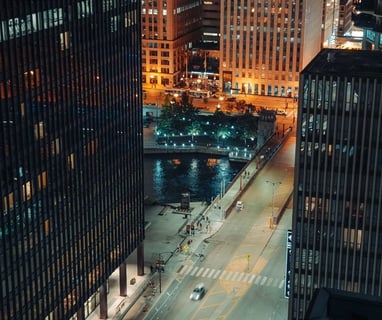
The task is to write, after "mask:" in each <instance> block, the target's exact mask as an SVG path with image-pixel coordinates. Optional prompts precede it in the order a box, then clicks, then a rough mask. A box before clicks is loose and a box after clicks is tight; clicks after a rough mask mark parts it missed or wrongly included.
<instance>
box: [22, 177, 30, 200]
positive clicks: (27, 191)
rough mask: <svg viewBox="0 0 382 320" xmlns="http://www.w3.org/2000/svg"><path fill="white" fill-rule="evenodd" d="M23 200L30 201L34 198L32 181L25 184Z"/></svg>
mask: <svg viewBox="0 0 382 320" xmlns="http://www.w3.org/2000/svg"><path fill="white" fill-rule="evenodd" d="M22 191H23V200H24V201H26V200H30V199H31V198H32V184H31V182H30V181H28V182H26V183H24V184H23V187H22Z"/></svg>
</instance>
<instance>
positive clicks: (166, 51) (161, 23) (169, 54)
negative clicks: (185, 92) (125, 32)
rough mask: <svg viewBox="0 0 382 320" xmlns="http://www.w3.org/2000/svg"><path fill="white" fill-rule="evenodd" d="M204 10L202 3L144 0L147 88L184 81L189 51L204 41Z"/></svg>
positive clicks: (142, 18)
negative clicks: (194, 45) (200, 41)
mask: <svg viewBox="0 0 382 320" xmlns="http://www.w3.org/2000/svg"><path fill="white" fill-rule="evenodd" d="M201 10H202V3H201V1H200V0H167V1H166V0H158V1H147V0H146V1H142V17H141V22H142V27H141V29H142V77H143V79H142V83H143V88H165V87H172V86H173V85H174V84H176V83H178V82H180V80H181V78H182V77H183V76H184V73H185V68H186V64H187V62H186V60H187V55H188V53H189V50H190V49H191V48H192V47H193V43H194V42H195V41H199V40H200V39H201V32H202V31H201V26H202V15H201Z"/></svg>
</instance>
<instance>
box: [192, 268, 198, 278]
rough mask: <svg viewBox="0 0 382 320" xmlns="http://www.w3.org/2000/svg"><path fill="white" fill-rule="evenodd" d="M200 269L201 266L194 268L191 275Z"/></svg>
mask: <svg viewBox="0 0 382 320" xmlns="http://www.w3.org/2000/svg"><path fill="white" fill-rule="evenodd" d="M198 269H199V267H195V269H194V270H192V272H191V274H190V275H191V276H193V275H194V274H195V273H196V271H198Z"/></svg>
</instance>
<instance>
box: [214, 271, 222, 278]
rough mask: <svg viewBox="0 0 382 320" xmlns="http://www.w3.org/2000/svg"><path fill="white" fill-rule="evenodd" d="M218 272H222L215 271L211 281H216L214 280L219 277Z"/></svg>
mask: <svg viewBox="0 0 382 320" xmlns="http://www.w3.org/2000/svg"><path fill="white" fill-rule="evenodd" d="M220 272H222V271H221V270H216V273H215V275H214V276H213V277H212V279H216V278H217V277H218V276H219V274H220Z"/></svg>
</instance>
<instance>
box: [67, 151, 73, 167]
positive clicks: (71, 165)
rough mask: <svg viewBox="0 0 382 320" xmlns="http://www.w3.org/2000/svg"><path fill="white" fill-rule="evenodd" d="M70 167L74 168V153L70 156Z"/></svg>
mask: <svg viewBox="0 0 382 320" xmlns="http://www.w3.org/2000/svg"><path fill="white" fill-rule="evenodd" d="M68 169H70V170H74V153H71V154H70V155H69V156H68Z"/></svg>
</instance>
